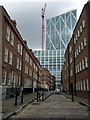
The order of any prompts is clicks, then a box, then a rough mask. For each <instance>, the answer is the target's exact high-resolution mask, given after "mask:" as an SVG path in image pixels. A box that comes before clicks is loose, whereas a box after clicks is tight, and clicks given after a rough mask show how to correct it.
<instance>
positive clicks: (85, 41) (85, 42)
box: [83, 37, 87, 47]
mask: <svg viewBox="0 0 90 120" xmlns="http://www.w3.org/2000/svg"><path fill="white" fill-rule="evenodd" d="M83 40H84V47H85V46H86V45H87V39H86V38H85V37H84V39H83Z"/></svg>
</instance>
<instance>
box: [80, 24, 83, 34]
mask: <svg viewBox="0 0 90 120" xmlns="http://www.w3.org/2000/svg"><path fill="white" fill-rule="evenodd" d="M82 31H83V29H82V25H80V33H82Z"/></svg>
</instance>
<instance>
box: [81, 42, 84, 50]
mask: <svg viewBox="0 0 90 120" xmlns="http://www.w3.org/2000/svg"><path fill="white" fill-rule="evenodd" d="M83 48H84V47H83V42H81V50H83Z"/></svg>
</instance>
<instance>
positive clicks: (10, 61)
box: [9, 51, 13, 65]
mask: <svg viewBox="0 0 90 120" xmlns="http://www.w3.org/2000/svg"><path fill="white" fill-rule="evenodd" d="M12 57H13V55H12V52H11V51H10V54H9V64H10V65H12Z"/></svg>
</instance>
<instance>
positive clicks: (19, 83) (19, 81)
mask: <svg viewBox="0 0 90 120" xmlns="http://www.w3.org/2000/svg"><path fill="white" fill-rule="evenodd" d="M18 85H19V86H20V85H21V77H20V76H19V79H18Z"/></svg>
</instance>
